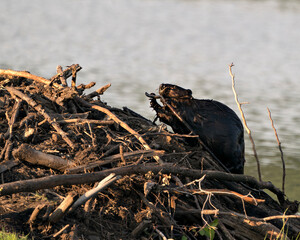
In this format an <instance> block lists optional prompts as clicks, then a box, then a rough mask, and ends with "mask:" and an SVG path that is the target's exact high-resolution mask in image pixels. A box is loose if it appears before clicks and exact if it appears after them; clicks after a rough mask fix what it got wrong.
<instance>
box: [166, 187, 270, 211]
mask: <svg viewBox="0 0 300 240" xmlns="http://www.w3.org/2000/svg"><path fill="white" fill-rule="evenodd" d="M162 189H167V190H169V191H173V192H178V193H181V194H193V195H208V194H215V195H230V196H233V197H236V198H239V199H242V200H244V201H245V202H247V203H249V204H252V205H255V206H257V204H258V203H263V202H265V200H264V199H257V198H254V197H249V196H248V195H243V194H240V193H237V192H235V191H231V190H227V189H187V188H186V189H185V190H180V188H166V187H163V188H162Z"/></svg>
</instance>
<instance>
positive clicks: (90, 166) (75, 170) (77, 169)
mask: <svg viewBox="0 0 300 240" xmlns="http://www.w3.org/2000/svg"><path fill="white" fill-rule="evenodd" d="M164 153H165V151H162V150H137V151H134V152H126V153H123V158H124V159H129V158H137V157H140V156H143V157H145V158H146V157H153V156H162V155H164ZM121 158H122V156H121V154H115V155H112V156H109V157H106V158H102V159H101V160H99V161H94V162H92V163H88V164H85V165H81V166H78V167H73V168H69V169H67V172H68V173H79V172H83V171H86V170H91V169H93V168H96V167H100V166H103V165H106V164H109V163H113V162H116V161H119V160H121Z"/></svg>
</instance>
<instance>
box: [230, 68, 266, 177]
mask: <svg viewBox="0 0 300 240" xmlns="http://www.w3.org/2000/svg"><path fill="white" fill-rule="evenodd" d="M233 66H234V65H233V63H231V64H230V65H229V74H230V76H231V80H232V91H233V94H234V98H235V102H236V104H237V106H238V108H239V111H240V113H241V116H242V119H243V123H244V127H245V129H246V131H247V133H248V136H249V138H250V141H251V143H252V149H253V152H254V157H255V159H256V163H257V171H258V179H259V181H262V178H261V171H260V163H259V160H258V156H257V153H256V148H255V143H254V140H253V138H252V134H251V131H250V129H249V128H248V125H247V121H246V119H245V115H244V112H243V109H242V104H243V103H240V102H239V100H238V96H237V93H236V91H235V81H234V75H233V74H232V71H231V68H232V67H233Z"/></svg>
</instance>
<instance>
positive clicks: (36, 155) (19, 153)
mask: <svg viewBox="0 0 300 240" xmlns="http://www.w3.org/2000/svg"><path fill="white" fill-rule="evenodd" d="M13 156H14V158H15V159H18V160H21V161H26V162H29V163H31V164H37V165H42V166H46V167H49V168H53V169H56V170H59V171H61V172H63V171H65V169H67V168H70V167H74V166H75V163H73V162H72V161H68V160H65V159H63V158H61V157H59V156H55V155H52V154H48V153H43V152H41V151H37V150H35V149H33V148H31V147H30V146H29V145H28V144H22V145H20V147H19V148H18V149H16V150H14V152H13Z"/></svg>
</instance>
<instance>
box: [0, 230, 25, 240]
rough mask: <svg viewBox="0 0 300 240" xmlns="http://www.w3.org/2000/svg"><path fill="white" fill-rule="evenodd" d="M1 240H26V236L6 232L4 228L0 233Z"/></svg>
mask: <svg viewBox="0 0 300 240" xmlns="http://www.w3.org/2000/svg"><path fill="white" fill-rule="evenodd" d="M0 239H1V240H28V237H27V236H19V235H18V234H17V233H9V232H6V231H5V229H4V228H2V230H1V231H0Z"/></svg>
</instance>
